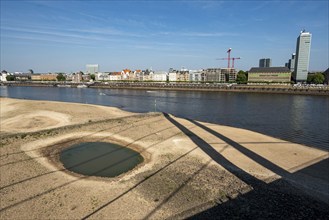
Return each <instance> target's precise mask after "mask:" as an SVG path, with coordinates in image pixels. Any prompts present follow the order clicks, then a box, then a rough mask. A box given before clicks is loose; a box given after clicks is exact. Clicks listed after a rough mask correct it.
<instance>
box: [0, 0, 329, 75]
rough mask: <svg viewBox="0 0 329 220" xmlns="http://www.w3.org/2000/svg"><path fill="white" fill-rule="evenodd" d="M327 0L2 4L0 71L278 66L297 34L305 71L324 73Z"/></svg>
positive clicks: (293, 45)
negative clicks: (307, 54) (307, 36)
mask: <svg viewBox="0 0 329 220" xmlns="http://www.w3.org/2000/svg"><path fill="white" fill-rule="evenodd" d="M328 28H329V27H328V1H49V0H48V1H18V0H15V1H7V0H1V70H3V69H5V70H7V71H11V72H12V71H22V72H27V71H28V69H33V70H34V72H60V71H64V72H75V71H79V70H82V71H85V68H86V67H85V66H86V64H99V66H100V70H101V71H120V70H122V69H123V68H130V69H146V68H152V69H153V70H168V69H169V68H171V67H172V68H176V69H180V68H181V67H185V68H188V69H201V68H210V67H226V66H227V61H225V60H216V59H218V58H224V57H227V53H226V51H227V49H228V48H232V53H231V56H232V57H241V59H240V60H236V61H235V67H236V68H237V69H242V70H249V69H250V68H251V67H253V66H258V62H259V59H260V58H265V57H266V58H267V57H269V58H271V59H272V66H284V63H285V62H287V61H288V59H289V58H290V56H291V53H293V52H295V47H296V39H297V37H298V35H299V33H300V31H301V30H302V29H306V30H307V31H310V32H311V33H312V45H311V58H310V70H325V69H327V68H328V47H329V46H328V39H329V38H328Z"/></svg>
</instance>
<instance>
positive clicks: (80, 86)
mask: <svg viewBox="0 0 329 220" xmlns="http://www.w3.org/2000/svg"><path fill="white" fill-rule="evenodd" d="M87 87H88V86H86V85H78V86H77V88H87Z"/></svg>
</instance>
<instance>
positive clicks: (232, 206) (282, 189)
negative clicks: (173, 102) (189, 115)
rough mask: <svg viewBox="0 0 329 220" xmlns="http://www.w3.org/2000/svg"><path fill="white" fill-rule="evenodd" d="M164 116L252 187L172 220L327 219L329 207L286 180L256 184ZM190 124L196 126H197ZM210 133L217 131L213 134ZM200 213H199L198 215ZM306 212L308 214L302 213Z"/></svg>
mask: <svg viewBox="0 0 329 220" xmlns="http://www.w3.org/2000/svg"><path fill="white" fill-rule="evenodd" d="M164 115H165V117H167V119H168V120H169V121H170V122H172V123H173V124H174V125H176V126H177V127H178V128H179V129H181V130H182V131H183V132H184V133H185V134H186V135H187V136H188V137H190V139H191V140H192V141H193V142H194V143H196V144H198V146H199V147H200V148H201V149H202V150H203V151H204V152H205V153H207V154H208V155H209V156H210V157H211V158H213V159H214V161H216V162H217V163H218V164H219V165H221V166H223V167H224V168H225V169H227V170H228V171H229V172H231V173H233V174H234V175H235V176H237V177H238V178H240V179H241V180H242V181H244V182H246V183H248V184H250V185H251V186H252V187H253V190H252V191H250V192H248V193H246V194H239V195H238V197H237V198H234V199H230V198H229V200H228V201H226V202H224V203H222V204H220V205H217V206H215V207H213V208H211V209H208V210H203V209H202V206H200V208H197V209H195V208H192V209H191V210H186V211H184V212H182V213H178V214H176V215H175V216H174V217H173V218H174V219H175V218H177V219H181V218H186V216H191V214H193V216H192V219H219V218H220V219H221V218H223V219H227V218H233V219H239V218H247V219H255V218H263V217H264V219H267V218H272V219H278V218H285V219H286V218H294V219H301V218H306V219H310V218H314V217H317V218H318V217H320V219H322V218H323V217H324V216H326V218H323V219H327V216H328V213H329V211H328V209H327V207H328V206H327V204H326V203H323V202H322V201H319V200H315V198H314V197H313V196H311V197H310V196H309V195H308V193H307V194H305V192H304V191H301V190H300V189H298V188H296V187H294V185H291V184H290V183H289V182H287V181H286V180H285V179H278V180H276V181H274V182H272V183H270V184H266V183H264V182H261V181H259V180H258V179H256V178H254V177H253V176H251V175H250V174H248V173H246V172H245V171H243V170H241V169H240V168H238V167H236V166H235V165H234V164H231V163H230V162H229V161H227V160H226V159H225V158H222V156H221V155H220V154H219V153H218V152H217V151H215V150H214V149H211V146H209V145H208V144H207V143H205V141H204V140H202V139H200V138H199V137H198V136H196V135H195V134H194V133H193V132H191V131H190V130H188V129H186V128H185V127H184V126H183V125H181V124H180V123H179V122H177V121H176V120H174V119H173V118H172V117H170V116H169V115H168V114H164ZM190 121H191V120H190ZM192 122H193V121H192ZM193 123H194V124H195V125H197V126H199V123H197V122H196V123H195V122H193ZM200 127H201V126H200ZM203 127H204V126H202V128H203ZM210 130H211V129H207V131H209V132H210ZM212 133H216V132H214V131H212ZM217 137H220V138H221V139H222V138H223V140H224V141H225V142H227V143H228V144H230V145H231V146H233V147H236V148H238V150H239V149H240V150H242V152H245V153H247V154H248V155H249V156H252V157H253V158H254V159H257V160H258V161H259V162H261V163H264V165H266V166H267V167H269V168H272V169H274V170H275V171H278V172H280V173H281V174H282V173H283V174H286V171H284V172H281V168H277V167H276V165H274V166H272V165H271V162H269V161H267V160H266V159H264V158H259V157H260V156H259V155H253V154H254V153H253V152H252V153H251V152H248V151H245V150H244V149H243V148H244V147H243V146H241V145H239V144H238V143H236V142H234V141H233V140H231V139H229V138H227V137H225V136H223V135H219V134H218V136H217ZM214 151H215V152H214ZM321 163H322V162H321ZM287 175H292V174H287ZM292 204H293V205H292ZM198 210H199V211H198ZM200 211H202V212H201V213H199V212H200ZM305 212H306V213H307V214H305ZM198 213H199V214H198ZM181 214H182V215H181ZM284 216H285V217H284ZM294 216H295V217H294Z"/></svg>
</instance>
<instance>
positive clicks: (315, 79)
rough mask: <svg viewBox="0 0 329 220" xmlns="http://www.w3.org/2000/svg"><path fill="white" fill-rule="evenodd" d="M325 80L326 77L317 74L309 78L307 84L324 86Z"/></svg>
mask: <svg viewBox="0 0 329 220" xmlns="http://www.w3.org/2000/svg"><path fill="white" fill-rule="evenodd" d="M324 79H325V77H324V75H323V74H322V73H316V74H312V75H308V76H307V83H314V84H323V82H324Z"/></svg>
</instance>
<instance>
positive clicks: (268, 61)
mask: <svg viewBox="0 0 329 220" xmlns="http://www.w3.org/2000/svg"><path fill="white" fill-rule="evenodd" d="M271 66H272V60H271V59H270V58H263V59H260V60H259V67H271Z"/></svg>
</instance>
